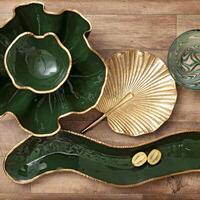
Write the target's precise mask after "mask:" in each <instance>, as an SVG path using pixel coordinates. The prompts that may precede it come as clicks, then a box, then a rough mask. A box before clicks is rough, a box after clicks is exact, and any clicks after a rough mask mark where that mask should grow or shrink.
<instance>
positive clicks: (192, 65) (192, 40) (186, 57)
mask: <svg viewBox="0 0 200 200" xmlns="http://www.w3.org/2000/svg"><path fill="white" fill-rule="evenodd" d="M167 61H168V67H169V71H170V73H171V74H172V76H173V77H174V79H175V81H176V82H177V83H178V84H180V85H182V86H184V87H186V88H189V89H193V90H199V89H200V30H190V31H187V32H185V33H183V34H181V35H180V36H179V37H177V38H176V39H175V41H174V42H173V43H172V45H171V47H170V49H169V53H168V59H167Z"/></svg>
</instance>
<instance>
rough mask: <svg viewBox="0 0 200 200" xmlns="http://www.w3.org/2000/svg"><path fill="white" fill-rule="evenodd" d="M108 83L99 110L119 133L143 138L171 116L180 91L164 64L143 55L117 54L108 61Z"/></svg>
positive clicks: (132, 52)
mask: <svg viewBox="0 0 200 200" xmlns="http://www.w3.org/2000/svg"><path fill="white" fill-rule="evenodd" d="M107 65H108V68H109V73H108V79H107V83H106V87H105V89H104V93H103V95H102V97H101V99H100V101H99V103H98V105H97V107H96V109H97V110H98V111H100V112H102V113H104V115H103V116H102V117H101V118H100V119H98V120H97V121H95V122H94V123H93V124H91V125H90V126H88V127H87V128H86V129H85V130H84V131H86V130H88V129H89V128H91V127H92V126H94V125H95V124H97V123H98V122H99V121H101V120H102V119H103V118H105V117H107V121H108V124H109V126H110V127H111V129H112V130H113V131H115V132H117V133H121V134H126V135H130V136H139V135H142V134H146V133H151V132H153V131H155V130H156V129H158V128H159V127H160V126H161V125H162V124H163V123H164V122H165V121H166V120H167V119H168V118H169V117H170V115H171V113H172V110H173V108H174V105H175V102H176V98H177V91H176V85H175V81H174V80H173V78H172V76H171V75H170V73H169V71H168V68H167V66H166V65H165V64H164V62H163V61H162V60H161V59H160V58H158V57H156V56H154V55H152V54H150V53H148V52H143V51H138V50H137V51H136V50H129V51H125V52H121V53H116V54H114V55H113V56H112V57H111V58H110V59H109V60H108V61H107ZM84 131H83V132H84Z"/></svg>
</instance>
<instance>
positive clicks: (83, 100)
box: [0, 3, 107, 137]
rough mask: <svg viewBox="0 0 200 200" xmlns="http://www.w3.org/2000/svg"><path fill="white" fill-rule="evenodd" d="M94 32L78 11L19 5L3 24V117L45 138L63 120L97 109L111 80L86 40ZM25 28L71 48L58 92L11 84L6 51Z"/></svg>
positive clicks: (0, 58) (0, 35)
mask: <svg viewBox="0 0 200 200" xmlns="http://www.w3.org/2000/svg"><path fill="white" fill-rule="evenodd" d="M90 31H91V25H90V23H89V22H88V21H87V20H86V19H85V18H84V17H83V16H82V15H81V14H80V13H78V12H77V11H73V10H66V11H63V12H62V13H50V12H47V11H46V10H45V8H44V5H43V4H41V3H31V4H27V5H23V6H19V7H17V8H16V9H15V15H14V17H13V18H12V19H11V20H10V21H9V22H8V23H7V24H5V26H4V27H2V28H0V85H1V87H0V115H2V116H3V115H4V114H6V113H11V114H12V115H14V116H15V117H16V118H17V119H18V122H19V124H20V126H21V127H22V128H23V130H25V131H26V132H28V133H30V134H32V135H35V136H39V137H44V136H50V135H54V134H56V133H57V132H58V131H59V130H60V124H59V119H60V118H62V117H65V116H67V115H70V114H82V113H85V112H87V111H89V110H90V109H92V108H94V107H95V106H96V105H97V103H98V101H99V99H100V97H101V95H102V92H103V89H104V86H105V83H106V77H107V68H106V65H105V63H104V61H103V59H102V58H101V56H99V55H98V54H97V53H96V52H95V51H94V50H93V49H92V48H91V47H90V45H89V43H88V41H87V39H86V37H87V36H88V35H89V33H90ZM24 32H31V33H33V34H34V35H37V36H43V35H45V34H46V33H49V32H52V33H54V34H56V35H57V36H58V38H59V40H60V42H61V43H62V45H64V46H65V48H67V49H68V50H69V53H70V55H71V58H72V67H71V71H70V73H69V76H68V78H67V80H66V81H65V82H64V83H63V84H62V86H61V87H59V89H57V90H56V91H54V92H53V91H51V93H48V94H38V93H35V92H32V91H30V90H27V89H18V88H16V87H15V86H14V85H13V84H12V81H11V79H10V77H9V76H8V74H7V71H6V70H5V67H4V54H5V52H6V50H7V48H8V47H9V45H10V44H11V43H12V42H13V41H14V40H15V39H16V38H17V37H18V36H19V35H20V34H22V33H24ZM31 55H32V54H31ZM17 67H21V66H16V68H17ZM19 74H20V73H19ZM19 74H18V75H19ZM24 77H25V76H24ZM14 78H16V77H14ZM18 78H19V77H18ZM20 78H22V77H20ZM26 78H29V77H26Z"/></svg>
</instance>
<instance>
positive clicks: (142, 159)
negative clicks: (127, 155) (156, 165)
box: [132, 152, 147, 167]
mask: <svg viewBox="0 0 200 200" xmlns="http://www.w3.org/2000/svg"><path fill="white" fill-rule="evenodd" d="M146 161H147V155H146V154H145V153H144V152H138V153H136V154H135V155H134V156H133V158H132V164H133V165H134V166H135V167H141V166H142V165H144V163H146Z"/></svg>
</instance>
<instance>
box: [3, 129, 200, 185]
mask: <svg viewBox="0 0 200 200" xmlns="http://www.w3.org/2000/svg"><path fill="white" fill-rule="evenodd" d="M191 131H193V132H199V131H200V130H199V129H198V130H195V131H194V130H190V129H188V130H186V132H191ZM67 132H69V133H70V134H73V135H77V136H79V137H83V138H86V139H89V140H91V141H93V142H96V143H98V144H102V145H105V146H108V147H111V148H122V149H123V148H134V147H139V146H142V145H145V144H150V143H152V142H156V141H158V140H161V139H164V138H168V137H170V136H171V135H168V136H163V137H160V138H157V139H153V140H151V141H148V142H145V143H142V144H139V145H135V146H116V145H110V144H107V143H104V142H101V141H99V140H96V139H93V138H90V137H88V136H85V135H82V134H79V133H75V132H72V131H66V134H68V133H67ZM180 133H182V131H179V132H174V133H173V134H172V135H177V134H180ZM30 137H31V136H28V137H27V138H26V139H24V140H22V141H21V142H19V143H18V144H17V145H15V146H14V147H13V148H12V149H11V150H10V151H9V152H8V154H7V155H6V157H5V158H4V161H3V169H4V172H5V174H6V175H7V176H8V177H9V178H10V179H11V180H12V181H13V182H14V183H17V184H28V183H32V182H33V181H35V180H37V179H38V178H40V177H43V176H45V175H48V174H53V173H60V172H73V173H75V174H78V175H81V176H83V177H86V178H88V179H90V180H92V181H97V182H100V183H104V184H107V185H111V186H114V187H119V188H128V187H136V186H139V185H143V184H145V183H149V182H152V181H156V180H161V179H164V178H168V177H170V176H178V175H181V174H189V173H195V172H198V173H200V170H199V169H196V170H187V171H184V172H180V173H173V174H169V175H166V176H161V177H157V178H152V179H149V180H147V181H143V182H140V183H137V184H130V185H116V184H113V183H108V182H105V181H102V180H99V179H96V178H93V177H91V176H88V175H86V174H84V173H81V172H79V171H76V170H73V169H57V170H52V171H48V172H45V173H43V174H41V175H38V176H36V177H34V178H33V179H30V180H26V181H17V180H15V179H13V178H12V177H11V176H10V175H9V174H8V173H7V172H6V170H5V162H6V159H7V157H8V156H9V155H10V154H11V153H12V152H13V151H14V149H15V148H17V147H18V146H20V145H21V144H22V143H24V142H25V141H26V140H28V139H29V138H30Z"/></svg>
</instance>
